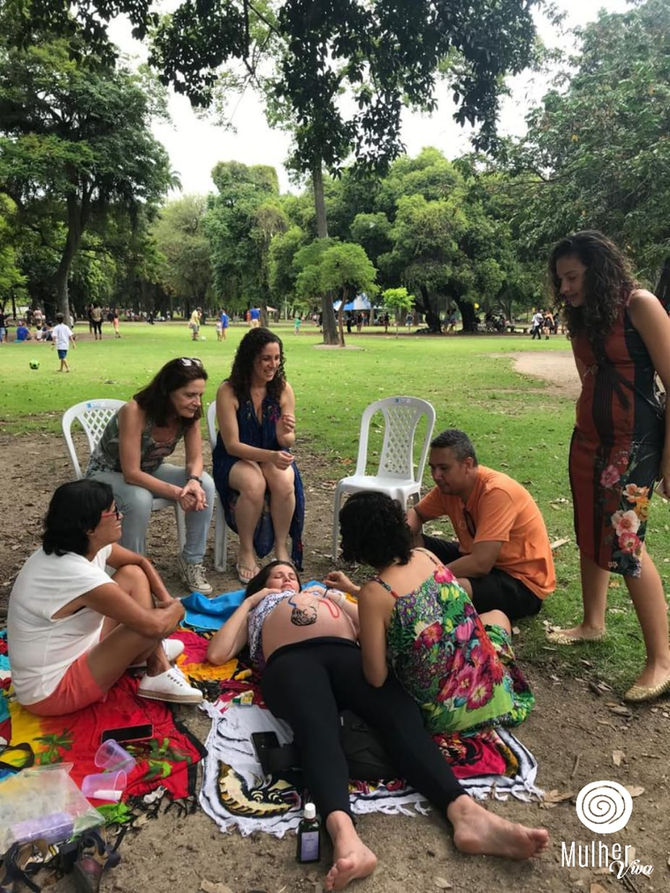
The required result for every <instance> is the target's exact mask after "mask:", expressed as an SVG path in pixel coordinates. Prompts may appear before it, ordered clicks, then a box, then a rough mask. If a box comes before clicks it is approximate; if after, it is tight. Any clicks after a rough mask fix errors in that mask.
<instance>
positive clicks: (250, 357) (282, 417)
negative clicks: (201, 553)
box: [213, 327, 305, 585]
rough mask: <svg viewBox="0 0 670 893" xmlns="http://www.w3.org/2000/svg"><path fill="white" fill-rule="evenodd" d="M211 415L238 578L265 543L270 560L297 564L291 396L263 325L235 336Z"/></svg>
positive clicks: (298, 505)
mask: <svg viewBox="0 0 670 893" xmlns="http://www.w3.org/2000/svg"><path fill="white" fill-rule="evenodd" d="M216 417H217V421H218V425H219V434H218V436H217V439H216V447H215V449H214V454H213V460H214V481H215V483H216V488H217V490H218V492H219V496H220V497H221V502H222V505H223V509H224V513H225V516H226V523H227V524H228V526H229V527H230V528H232V529H233V530H234V531H236V533H237V534H238V536H239V538H240V549H239V554H238V559H237V565H236V570H237V574H238V577H239V579H240V582H241V583H243V584H244V585H246V584H247V583H248V582H249V580H251V579H252V578H253V577H254V576H255V575H256V574H257V573H258V571H259V570H260V568H259V566H258V561H257V557H256V556H257V555H258V556H259V557H261V558H262V557H263V556H265V555H267V554H268V553H269V552H270V550H271V549H272V546H273V544H274V547H275V555H276V557H277V558H278V559H281V560H283V561H285V560H288V559H289V558H292V559H293V562H294V564H295V565H296V566H297V567H298V568H301V567H302V527H303V522H304V516H305V497H304V492H303V488H302V481H301V480H300V474H299V472H298V468H297V466H296V464H295V462H294V461H293V456H292V454H291V452H290V450H291V447H292V446H293V444H294V443H295V396H294V393H293V388H292V387H291V385H290V384H289V383H288V382H287V381H286V378H285V377H284V351H283V347H282V343H281V341H280V339H279V338H278V337H277V336H276V335H275V334H274V333H273V332H271V331H270V330H269V329H265V328H261V327H259V328H256V329H251V330H250V331H249V332H247V334H246V335H245V336H244V338H243V339H242V340H241V341H240V344H239V347H238V348H237V353H236V354H235V360H234V361H233V368H232V370H231V373H230V377H229V378H227V379H226V380H225V381H224V382H222V383H221V385H220V387H219V390H218V392H217V395H216ZM266 491H267V496H268V497H269V509H266V503H267V498H266ZM289 535H290V536H291V539H292V544H293V548H292V552H291V555H289V552H288V548H287V538H288V536H289Z"/></svg>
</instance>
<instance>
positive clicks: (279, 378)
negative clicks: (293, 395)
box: [228, 326, 286, 403]
mask: <svg viewBox="0 0 670 893" xmlns="http://www.w3.org/2000/svg"><path fill="white" fill-rule="evenodd" d="M268 344H278V345H279V366H278V367H277V372H276V373H275V376H274V378H273V379H272V381H269V382H268V385H267V393H268V396H269V397H273V398H274V399H275V400H278V399H279V398H280V397H281V393H282V391H283V390H284V386H285V384H286V378H285V377H284V345H283V344H282V342H281V338H280V337H279V336H278V335H275V333H274V332H271V331H270V329H264V328H263V327H262V326H260V327H259V328H257V329H249V331H248V332H247V334H246V335H245V336H244V338H243V339H242V340H241V341H240V343H239V345H238V347H237V352H236V353H235V359H234V360H233V368H232V369H231V370H230V376H229V377H228V381H229V383H230V386H231V387H232V389H233V391H234V393H235V396H236V397H237V399H238V401H239V402H240V403H242V402H243V401H245V400H248V399H249V391H250V388H251V376H252V373H253V371H254V361H255V359H256V357H257V356H258V354H259V353H260V352H261V351H262V350H263V348H264V347H265V346H266V345H268Z"/></svg>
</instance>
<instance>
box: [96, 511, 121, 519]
mask: <svg viewBox="0 0 670 893" xmlns="http://www.w3.org/2000/svg"><path fill="white" fill-rule="evenodd" d="M122 514H123V512H122V511H121V510H120V509H110V510H109V511H108V512H101V513H100V517H101V518H109V517H110V516H111V515H116V520H117V521H120V520H121V516H122Z"/></svg>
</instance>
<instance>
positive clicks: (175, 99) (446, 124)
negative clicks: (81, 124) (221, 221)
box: [110, 0, 629, 194]
mask: <svg viewBox="0 0 670 893" xmlns="http://www.w3.org/2000/svg"><path fill="white" fill-rule="evenodd" d="M172 5H176V4H175V3H170V6H172ZM557 6H558V7H559V8H562V9H564V10H565V11H566V13H567V19H566V22H565V24H564V26H563V28H564V29H567V28H572V27H575V26H577V25H583V24H585V23H586V22H589V21H593V20H595V19H596V18H597V15H598V10H599V9H603V8H604V9H607V10H608V11H610V12H624V11H625V10H626V9H627V8H629V4H628V3H627V2H626V0H557ZM538 28H539V30H540V34H541V37H542V38H543V40H544V41H545V43H546V44H548V45H550V46H554V45H560V46H563V47H569V46H571V43H570V40H569V39H568V38H567V37H566V35H565V34H562V35H561V34H560V33H559V32H558V31H557V30H556V29H555V28H554V27H553V26H551V25H549V24H548V23H547V22H546V21H540V22H538ZM110 35H111V38H112V40H114V41H115V42H116V43H117V44H118V45H119V46H120V47H121V48H122V50H123V51H124V52H125V53H127V54H129V55H131V56H136V57H141V56H143V55H144V53H143V48H142V46H141V45H140V44H138V43H137V42H136V41H134V40H133V39H132V37H131V36H130V27H129V26H128V24H127V22H125V21H123V20H121V19H119V20H116V21H115V22H113V23H112V26H111V28H110ZM510 87H511V89H512V96H511V97H510V98H509V99H506V100H505V102H504V105H503V108H502V114H501V119H500V130H501V132H503V133H509V134H520V133H523V130H524V116H525V114H526V112H527V111H528V109H529V108H530V107H531V106H532V105H533V104H535V103H536V102H538V101H539V99H540V98H541V96H542V95H543V93H544V92H545V87H546V84H545V83H544V82H543V81H542V80H541V79H538V78H537V76H535V77H532V76H529V75H520V76H519V77H517V78H514V79H511V81H510ZM231 111H232V115H231V117H232V124H233V126H234V128H235V132H231V131H230V130H226V129H224V128H221V127H218V126H216V125H215V124H213V123H211V122H208V121H206V120H202V119H201V118H199V117H196V115H195V114H194V113H193V111H192V109H191V105H190V103H189V101H188V99H186V98H185V97H183V96H178V95H176V94H174V93H172V95H171V97H170V115H171V117H172V123H171V124H167V123H164V122H159V123H157V124H156V125H155V126H154V128H153V129H154V134H155V136H156V138H157V139H159V140H160V141H161V143H163V145H164V146H165V147H166V149H167V151H168V152H169V154H170V159H171V161H172V168H173V170H174V171H176V172H177V173H178V175H179V178H180V180H181V184H182V191H183V192H184V193H203V194H204V193H207V192H211V191H213V190H214V184H213V183H212V180H211V176H210V172H211V170H212V168H213V167H214V165H215V164H216V163H217V162H219V161H242V162H244V163H245V164H271V165H274V167H275V168H276V169H277V173H278V175H279V182H280V186H281V189H282V190H283V191H284V190H286V189H288V188H289V181H288V176H287V174H286V171H285V170H284V167H283V162H284V160H285V158H286V156H287V154H288V150H289V142H290V141H289V136H288V135H287V134H285V133H283V132H282V131H279V130H270V128H269V127H268V126H267V124H266V122H265V117H264V114H263V109H262V106H261V104H260V103H259V102H258V100H257V99H256V96H255V94H254V93H253V92H252V91H251V90H249V91H247V92H246V93H245V94H244V95H243V96H242V97H240V98H237V99H236V100H235V101H234V103H233V104H232V105H231ZM452 114H453V106H452V104H451V102H450V100H449V97H448V91H447V90H446V89H445V88H442V90H441V92H440V94H439V107H438V110H437V111H436V112H434V113H433V114H432V115H430V116H428V115H418V114H410V113H409V112H408V113H406V114H405V115H404V121H403V132H402V142H403V143H404V144H405V146H406V149H407V153H408V154H409V155H410V156H414V155H417V154H418V153H419V152H420V151H421V149H422V148H423V147H424V146H435V147H436V148H438V149H440V150H441V151H442V152H443V153H444V154H445V155H446V156H447V157H448V158H454V157H456V156H457V155H459V154H462V153H463V152H466V151H468V149H469V143H468V137H467V131H466V130H464V129H463V128H461V127H460V126H459V125H457V124H456V123H455V122H454V121H453V119H452Z"/></svg>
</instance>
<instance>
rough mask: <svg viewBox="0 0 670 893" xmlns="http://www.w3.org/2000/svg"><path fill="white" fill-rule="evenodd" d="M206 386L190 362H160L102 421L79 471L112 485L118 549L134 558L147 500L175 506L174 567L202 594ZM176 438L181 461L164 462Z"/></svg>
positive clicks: (208, 495)
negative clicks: (178, 534)
mask: <svg viewBox="0 0 670 893" xmlns="http://www.w3.org/2000/svg"><path fill="white" fill-rule="evenodd" d="M206 382H207V372H206V371H205V369H204V367H203V365H202V363H201V361H200V360H199V359H198V358H197V357H178V358H177V359H174V360H170V361H169V362H167V363H166V364H165V365H164V366H163V368H162V369H160V370H159V371H158V372H157V373H156V375H155V376H154V377H153V379H152V380H151V381H150V382H149V384H148V385H146V386H145V387H144V388H142V390H141V391H138V392H137V394H135V395H134V397H133V399H132V400H129V401H128V402H127V403H126V404H124V405H123V406H122V407H121V409H119V411H118V412H117V413H115V414H114V415H113V416H112V418H111V419H110V420H109V422H108V423H107V427H106V428H105V430H104V432H103V434H102V437H101V438H100V441H99V443H98V445H97V447H96V448H95V449H94V450H93V453H92V455H91V460H90V462H89V466H88V469H87V470H86V476H87V477H93V478H96V479H97V480H101V481H105V483H107V484H109V485H110V486H111V487H112V489H113V491H114V497H115V499H116V503H117V505H118V507H119V510H120V511H121V512H122V513H123V535H122V537H121V544H122V545H123V546H124V547H125V548H126V549H131V550H132V551H133V552H139V553H140V554H141V555H143V554H144V551H145V537H146V532H147V527H148V526H149V519H150V518H151V510H152V507H153V501H154V497H159V498H161V499H171V500H173V501H174V502H178V503H179V505H180V507H181V508H182V510H183V511H184V513H185V517H186V541H185V543H184V548H183V550H182V553H181V555H179V556H177V566H178V568H179V572H180V574H181V576H182V578H183V580H184V582H185V583H186V585H187V586H188V588H189V589H190V590H196V591H197V592H202V593H204V594H205V595H207V594H209V593H210V592H211V591H212V587H211V585H210V583H209V582H208V581H207V578H206V576H205V569H204V567H203V564H202V561H203V557H204V554H205V548H206V545H207V533H208V531H209V525H210V522H211V520H212V510H213V505H214V481H213V480H212V479H211V477H210V476H209V475H208V474H206V473H204V472H203V461H202V437H201V433H200V418H201V417H202V396H203V394H204V392H205V385H206ZM182 439H183V441H184V451H185V453H186V460H185V463H184V464H183V465H182V466H181V467H180V466H177V465H173V464H172V463H169V462H165V461H164V460H165V459H167V457H168V456H170V455H171V454H172V453H173V452H174V450H175V449H176V447H177V444H178V443H179V441H180V440H182Z"/></svg>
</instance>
